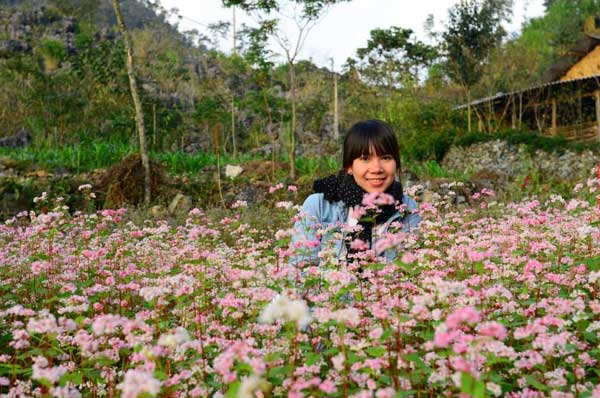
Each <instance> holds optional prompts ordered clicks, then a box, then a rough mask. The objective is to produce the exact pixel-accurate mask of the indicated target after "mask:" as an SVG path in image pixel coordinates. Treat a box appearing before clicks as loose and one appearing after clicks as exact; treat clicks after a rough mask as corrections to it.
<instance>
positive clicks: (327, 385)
mask: <svg viewBox="0 0 600 398" xmlns="http://www.w3.org/2000/svg"><path fill="white" fill-rule="evenodd" d="M319 390H321V391H323V392H324V393H325V394H335V393H336V392H337V387H336V386H335V383H334V382H333V381H331V380H329V379H327V380H325V381H323V382H322V383H321V384H319Z"/></svg>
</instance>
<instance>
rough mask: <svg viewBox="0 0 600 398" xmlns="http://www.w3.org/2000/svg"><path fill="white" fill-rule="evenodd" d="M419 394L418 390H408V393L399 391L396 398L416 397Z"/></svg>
mask: <svg viewBox="0 0 600 398" xmlns="http://www.w3.org/2000/svg"><path fill="white" fill-rule="evenodd" d="M417 393H418V391H417V390H406V391H398V392H397V393H396V395H394V398H406V397H411V396H416V395H417Z"/></svg>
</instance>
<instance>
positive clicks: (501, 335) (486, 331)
mask: <svg viewBox="0 0 600 398" xmlns="http://www.w3.org/2000/svg"><path fill="white" fill-rule="evenodd" d="M478 331H479V334H480V335H482V336H489V337H495V338H496V339H498V340H504V339H505V338H506V335H507V332H506V328H505V327H504V325H502V324H501V323H498V322H486V323H484V324H482V325H480V326H479V327H478Z"/></svg>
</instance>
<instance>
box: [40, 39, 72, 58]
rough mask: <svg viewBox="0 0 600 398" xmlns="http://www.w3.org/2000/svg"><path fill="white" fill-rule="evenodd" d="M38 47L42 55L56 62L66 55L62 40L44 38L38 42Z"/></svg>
mask: <svg viewBox="0 0 600 398" xmlns="http://www.w3.org/2000/svg"><path fill="white" fill-rule="evenodd" d="M38 49H39V51H40V53H41V54H42V55H44V56H45V57H48V58H51V59H53V60H56V61H58V62H60V61H62V60H63V59H64V58H65V56H66V55H67V50H66V49H65V46H64V45H63V44H62V42H60V41H58V40H53V39H44V40H42V41H41V42H40V44H39V46H38Z"/></svg>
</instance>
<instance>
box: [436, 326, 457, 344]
mask: <svg viewBox="0 0 600 398" xmlns="http://www.w3.org/2000/svg"><path fill="white" fill-rule="evenodd" d="M458 333H459V332H458V331H457V330H451V331H449V332H441V333H436V334H435V338H434V340H433V344H435V346H436V347H440V348H446V347H448V346H449V345H450V344H451V343H452V342H453V341H454V339H455V338H456V337H457V336H458Z"/></svg>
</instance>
